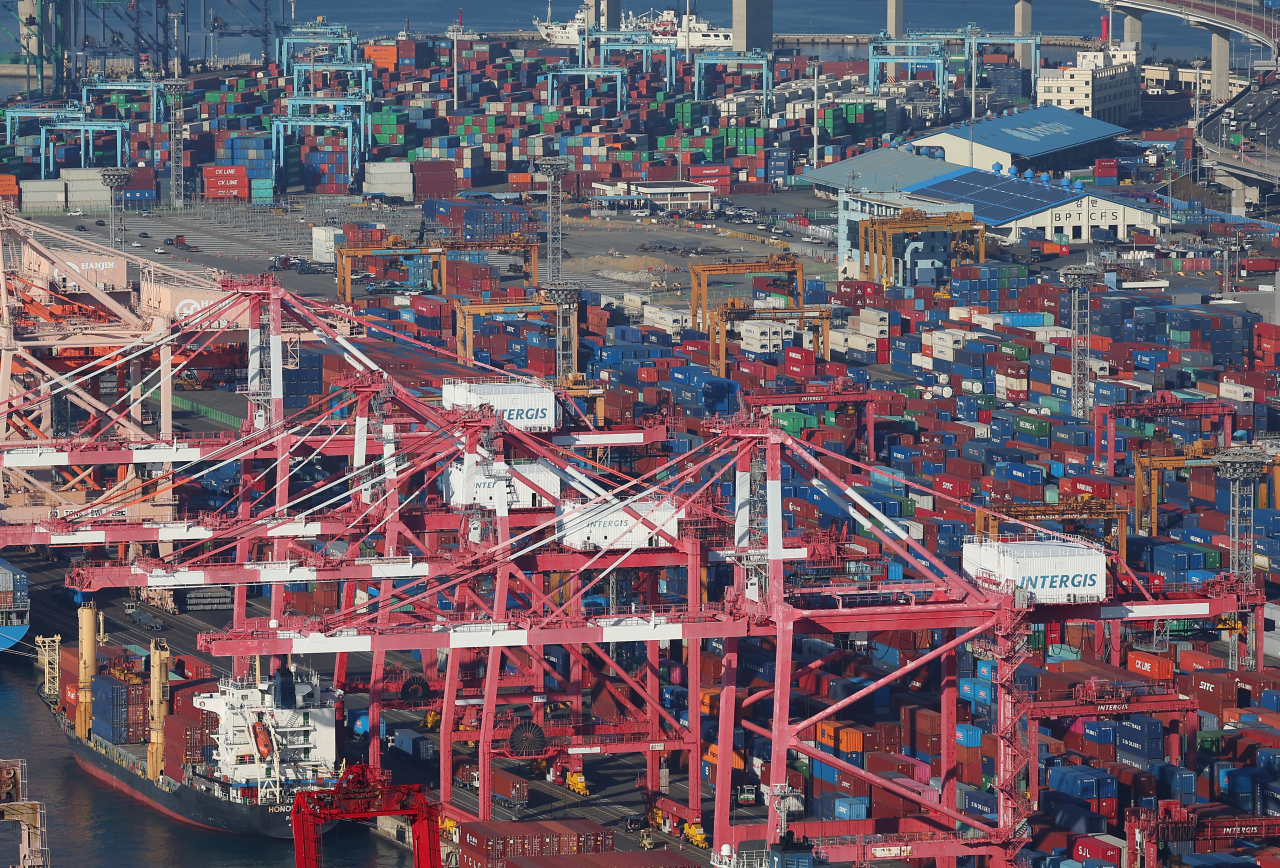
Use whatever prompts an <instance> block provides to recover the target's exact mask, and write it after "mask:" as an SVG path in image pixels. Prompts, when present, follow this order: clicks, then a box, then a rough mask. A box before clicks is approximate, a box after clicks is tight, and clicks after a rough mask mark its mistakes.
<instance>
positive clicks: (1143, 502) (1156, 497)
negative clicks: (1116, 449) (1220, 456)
mask: <svg viewBox="0 0 1280 868" xmlns="http://www.w3.org/2000/svg"><path fill="white" fill-rule="evenodd" d="M1217 451H1218V448H1217V446H1215V445H1214V444H1213V443H1210V442H1209V441H1207V440H1197V441H1195V442H1194V443H1189V444H1187V448H1186V449H1184V450H1183V451H1182V452H1181V453H1175V454H1173V455H1153V454H1151V453H1146V454H1143V453H1134V456H1133V468H1134V469H1133V476H1134V483H1135V484H1134V487H1133V488H1134V496H1133V514H1134V529H1135V530H1136V531H1137V532H1138V533H1140V534H1146V535H1154V534H1155V533H1156V527H1157V524H1156V514H1157V511H1158V507H1159V505H1160V501H1161V492H1162V491H1163V488H1164V486H1163V481H1162V480H1163V478H1164V471H1166V470H1181V469H1183V468H1184V467H1212V466H1213V456H1214V453H1216V452H1217Z"/></svg>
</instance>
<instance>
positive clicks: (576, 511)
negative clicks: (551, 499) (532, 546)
mask: <svg viewBox="0 0 1280 868" xmlns="http://www.w3.org/2000/svg"><path fill="white" fill-rule="evenodd" d="M628 508H629V509H630V510H631V511H632V512H634V513H635V514H636V515H639V516H643V518H644V519H645V522H647V523H648V524H645V523H641V522H638V521H637V520H636V519H635V517H634V516H632V515H629V514H628V513H627V512H626V511H625V510H624V508H623V505H622V504H621V503H620V502H618V501H611V502H607V503H598V504H593V505H591V506H583V505H582V504H574V503H568V504H562V505H560V506H557V507H556V535H557V536H559V537H560V539H561V542H563V543H564V544H565V545H566V546H568V547H569V548H571V549H579V550H583V549H619V548H632V547H633V546H634V547H637V548H664V547H666V546H667V545H669V543H667V542H666V540H664V539H663V538H662V537H661V536H659V535H658V534H657V532H656V530H655V529H661V531H662V532H663V533H665V534H666V535H667V536H670V537H672V538H673V539H674V538H678V537H679V533H678V530H679V521H680V519H682V518H684V510H680V511H678V512H677V511H676V508H675V506H674V505H673V504H672V503H670V502H669V501H668V502H666V503H662V502H659V501H654V500H644V501H636V502H634V503H631V504H630V505H629V507H628ZM649 525H652V527H649Z"/></svg>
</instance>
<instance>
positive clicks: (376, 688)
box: [366, 648, 387, 771]
mask: <svg viewBox="0 0 1280 868" xmlns="http://www.w3.org/2000/svg"><path fill="white" fill-rule="evenodd" d="M386 668H387V652H386V651H383V650H381V649H378V648H375V649H374V650H373V670H372V671H371V672H370V673H369V754H368V757H367V760H366V761H367V762H368V763H369V765H370V766H371V767H372V768H373V769H374V771H381V770H382V734H381V733H382V675H383V673H384V672H385V671H386Z"/></svg>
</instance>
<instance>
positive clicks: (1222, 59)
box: [1206, 27, 1231, 100]
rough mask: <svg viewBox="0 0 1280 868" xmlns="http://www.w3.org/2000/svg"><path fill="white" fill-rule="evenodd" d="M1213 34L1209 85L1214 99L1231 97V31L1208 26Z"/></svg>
mask: <svg viewBox="0 0 1280 868" xmlns="http://www.w3.org/2000/svg"><path fill="white" fill-rule="evenodd" d="M1206 29H1207V30H1209V32H1210V33H1211V34H1213V39H1212V40H1211V42H1212V48H1211V50H1210V53H1209V62H1210V65H1211V67H1212V69H1211V70H1210V72H1209V87H1210V89H1211V91H1212V96H1213V98H1214V99H1221V100H1226V99H1230V98H1231V32H1230V31H1228V30H1219V29H1218V28H1216V27H1215V28H1206Z"/></svg>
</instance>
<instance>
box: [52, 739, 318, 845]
mask: <svg viewBox="0 0 1280 868" xmlns="http://www.w3.org/2000/svg"><path fill="white" fill-rule="evenodd" d="M66 735H67V742H68V744H70V746H71V752H72V753H73V754H74V755H75V758H76V763H77V764H78V765H79V766H80V768H82V769H84V770H85V771H86V772H87V773H88V774H90V775H93V777H95V778H97V779H98V780H100V781H102V782H103V783H104V784H106V785H107V786H110V787H113V788H114V789H117V790H119V791H120V792H122V793H125V794H126V795H129V796H131V797H132V798H134V799H137V800H138V801H140V802H142V803H143V804H145V805H147V806H148V807H150V808H153V809H154V810H156V811H159V812H160V813H162V814H164V815H165V816H167V817H170V818H172V819H174V820H178V821H180V822H183V823H189V824H191V825H193V826H199V827H201V828H203V829H211V830H213V831H215V832H230V833H232V834H234V835H250V836H255V837H264V838H293V826H292V824H291V822H290V818H289V807H290V806H289V805H245V804H238V803H235V802H228V801H224V800H223V799H219V798H217V797H216V796H211V795H209V794H207V793H203V792H201V791H200V790H198V789H196V788H195V787H190V786H180V787H178V788H177V789H176V790H174V791H173V792H169V791H168V790H164V789H161V788H160V787H158V786H156V785H155V784H153V783H152V782H151V781H149V780H148V779H146V778H144V777H142V776H141V775H137V774H134V773H133V772H132V771H130V770H129V769H127V768H124V767H122V766H119V765H117V764H116V763H114V762H113V761H112V760H111V759H110V758H109V757H106V756H104V755H103V754H100V753H98V752H97V751H96V750H94V749H93V748H92V747H91V746H89V745H88V744H86V743H85V742H83V741H81V740H80V739H79V738H77V737H76V735H75V733H74V732H67V734H66ZM325 828H326V829H328V828H332V826H331V825H328V826H326V827H325Z"/></svg>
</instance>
